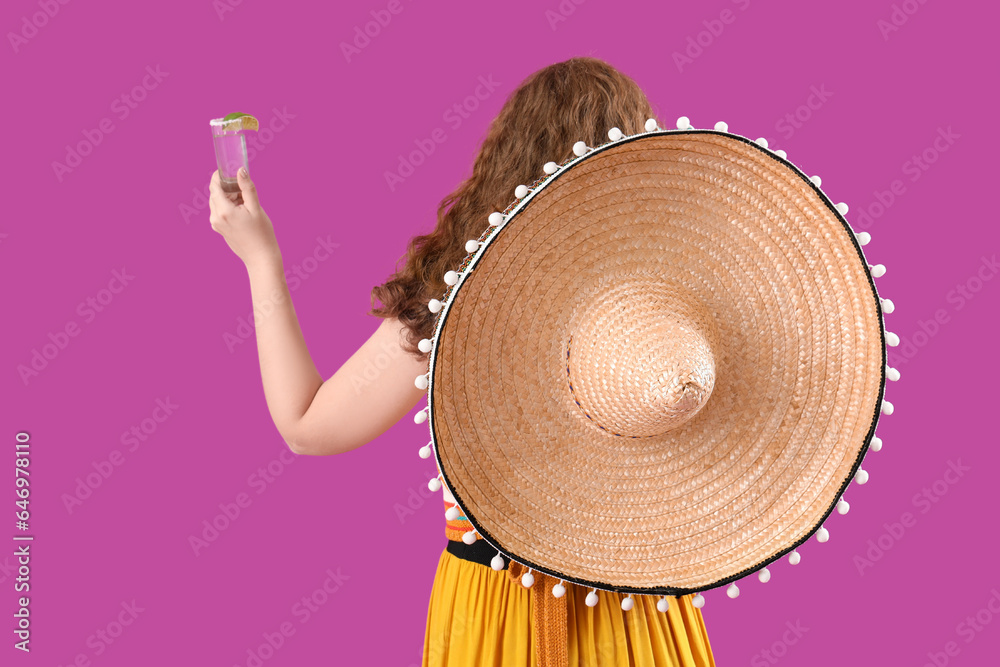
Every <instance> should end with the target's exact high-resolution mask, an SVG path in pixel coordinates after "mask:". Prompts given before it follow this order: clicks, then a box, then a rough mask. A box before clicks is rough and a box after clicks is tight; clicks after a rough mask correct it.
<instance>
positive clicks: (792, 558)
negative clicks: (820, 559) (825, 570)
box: [788, 551, 802, 565]
mask: <svg viewBox="0 0 1000 667" xmlns="http://www.w3.org/2000/svg"><path fill="white" fill-rule="evenodd" d="M801 560H802V556H800V555H799V552H798V551H793V552H792V553H790V554H788V562H789V563H791V564H792V565H798V564H799V561H801Z"/></svg>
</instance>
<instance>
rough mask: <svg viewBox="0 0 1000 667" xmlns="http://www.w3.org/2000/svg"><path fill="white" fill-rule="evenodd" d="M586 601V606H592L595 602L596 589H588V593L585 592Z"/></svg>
mask: <svg viewBox="0 0 1000 667" xmlns="http://www.w3.org/2000/svg"><path fill="white" fill-rule="evenodd" d="M586 602H587V606H588V607H593V606H594V605H596V604H597V591H596V590H595V591H590V592H589V593H587V600H586Z"/></svg>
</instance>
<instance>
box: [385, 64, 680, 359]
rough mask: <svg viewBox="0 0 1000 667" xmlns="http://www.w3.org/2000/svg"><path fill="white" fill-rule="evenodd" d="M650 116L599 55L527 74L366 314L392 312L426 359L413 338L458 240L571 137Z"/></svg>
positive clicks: (601, 136)
mask: <svg viewBox="0 0 1000 667" xmlns="http://www.w3.org/2000/svg"><path fill="white" fill-rule="evenodd" d="M649 118H656V119H657V122H658V123H659V119H658V116H657V115H656V114H655V113H654V111H653V109H652V107H651V105H650V102H649V100H648V99H647V98H646V95H645V93H643V92H642V90H641V89H640V88H639V86H638V85H637V84H636V82H635V81H633V80H632V79H631V78H629V77H628V76H626V75H624V74H622V73H621V72H619V71H618V70H617V69H615V68H614V67H612V66H611V65H609V64H608V63H606V62H604V61H603V60H600V59H598V58H592V57H577V58H570V59H569V60H565V61H563V62H559V63H555V64H553V65H549V66H548V67H545V68H543V69H540V70H538V71H537V72H535V73H533V74H531V75H530V76H529V77H528V78H527V79H525V80H524V81H523V82H522V83H521V85H520V86H519V87H518V88H517V89H516V90H514V92H512V93H511V94H510V95H509V96H508V98H507V100H506V102H504V105H503V108H502V109H501V110H500V113H499V114H498V115H497V117H496V118H495V119H494V120H493V122H492V123H491V124H490V127H489V129H488V131H487V133H486V136H485V138H484V139H483V143H482V147H481V148H480V150H479V154H478V155H477V156H476V160H475V163H474V165H473V168H472V176H470V177H469V178H468V179H467V180H465V181H464V182H462V183H461V185H459V186H458V188H457V189H456V190H455V191H454V192H452V193H451V194H449V195H448V196H446V197H445V198H444V199H442V200H441V202H440V204H439V206H438V211H437V218H438V222H437V226H436V227H435V229H434V231H432V232H431V233H429V234H423V235H418V236H414V237H413V238H412V239H410V242H409V245H408V248H407V252H406V254H405V255H404V256H403V257H402V258H401V259H405V261H406V263H405V265H404V266H403V268H402V269H398V268H397V271H396V273H395V274H393V276H392V277H391V278H390V279H389V280H388V281H387V282H385V283H383V284H382V285H378V286H377V287H375V288H373V289H372V293H371V299H372V310H370V311H368V314H369V315H375V316H377V317H382V318H388V317H395V318H397V319H398V320H399V321H400V322H401V323H402V324H403V325H405V326H406V328H407V330H408V331H407V335H406V343H407V345H406V347H405V349H406V351H407V352H408V353H410V354H413V355H415V356H416V357H417V358H418V359H423V360H426V359H427V356H428V354H426V353H421V352H420V351H419V350H418V349H417V343H419V342H420V339H422V338H431V337H432V336H433V335H434V320H435V318H436V315H435V314H434V313H432V312H430V310H429V309H428V308H427V302H428V301H430V300H431V299H432V298H439V297H440V296H441V295H442V294H443V293H444V291H445V289H446V287H447V285H446V284H445V282H444V274H445V272H446V271H448V270H451V269H454V268H456V267H457V266H458V265H459V264H461V263H462V260H464V259H465V256H466V255H467V254H468V253H467V252H466V250H465V242H466V241H467V240H468V239H474V238H479V237H480V235H481V234H482V232H483V231H484V230H485V229H486V228H487V226H488V224H489V223H488V222H487V216H489V214H490V213H492V212H493V211H503V210H505V209H506V208H507V206H508V204H510V203H511V201H513V198H514V195H513V193H514V188H515V187H517V186H518V185H521V184H529V183H532V182H533V181H535V180H536V179H538V178H539V177H540V176H541V175H542V165H543V164H545V163H546V162H549V161H552V162H557V163H559V164H561V163H563V162H565V161H566V160H568V159H570V158H571V157H573V149H572V147H573V144H574V143H576V142H577V141H584V142H586V144H587V145H588V146H598V145H600V144H603V143H605V142H607V141H608V135H607V132H608V130H609V129H611V128H612V127H618V128H619V129H620V130H621V131H622V132H624V133H625V134H626V135H628V134H636V133H638V132H641V131H643V128H644V125H645V123H646V120H647V119H649ZM660 125H661V126H662V124H660ZM397 267H398V262H397ZM376 299H377V300H378V301H381V302H382V306H381V307H376V305H375V302H376Z"/></svg>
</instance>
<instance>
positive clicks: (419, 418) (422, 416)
mask: <svg viewBox="0 0 1000 667" xmlns="http://www.w3.org/2000/svg"><path fill="white" fill-rule="evenodd" d="M429 409H430V406H427V407H426V408H421V409H420V410H418V411H417V413H416V414H415V415H413V423H414V424H423V423H424V422H425V421H427V411H428V410H429Z"/></svg>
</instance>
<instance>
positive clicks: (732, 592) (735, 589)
mask: <svg viewBox="0 0 1000 667" xmlns="http://www.w3.org/2000/svg"><path fill="white" fill-rule="evenodd" d="M726 595H728V596H729V597H730V599H732V600H735V599H736V598H738V597H739V596H740V587H739V586H737V585H736V584H735V583H732V584H729V588H727V589H726Z"/></svg>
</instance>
